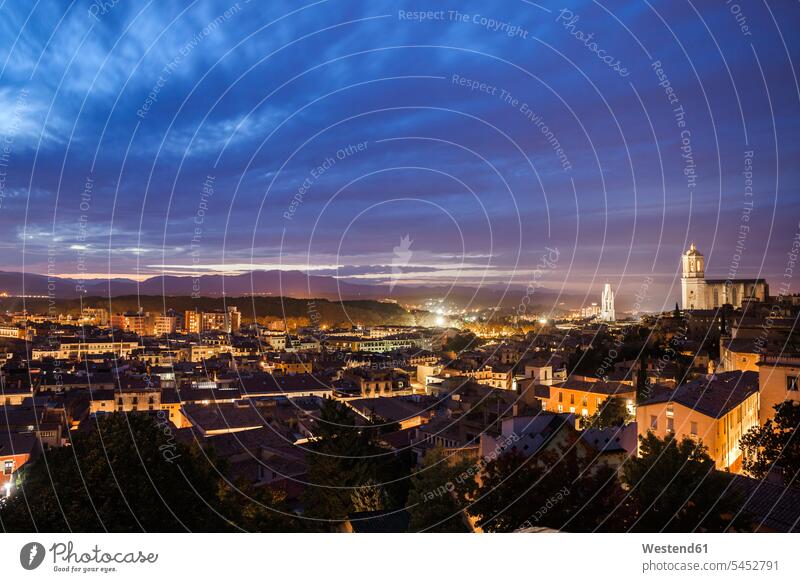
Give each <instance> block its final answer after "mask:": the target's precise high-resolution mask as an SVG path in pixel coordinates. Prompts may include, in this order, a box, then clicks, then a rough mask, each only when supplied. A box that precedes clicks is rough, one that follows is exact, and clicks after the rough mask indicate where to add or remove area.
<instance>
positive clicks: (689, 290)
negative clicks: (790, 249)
mask: <svg viewBox="0 0 800 582" xmlns="http://www.w3.org/2000/svg"><path fill="white" fill-rule="evenodd" d="M681 267H682V271H683V274H682V277H681V303H682V305H683V308H684V309H717V308H719V307H722V306H723V305H726V304H729V305H732V306H733V307H734V308H739V307H742V305H743V304H744V303H746V302H747V301H750V300H755V301H766V300H767V299H768V298H769V285H767V282H766V281H765V280H764V279H706V278H705V257H704V256H703V255H702V253H700V251H698V250H697V247H695V245H694V243H692V245H691V246H690V247H689V250H687V251H686V252H685V253H683V256H682V257H681Z"/></svg>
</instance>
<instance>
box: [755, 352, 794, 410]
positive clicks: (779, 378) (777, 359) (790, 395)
mask: <svg viewBox="0 0 800 582" xmlns="http://www.w3.org/2000/svg"><path fill="white" fill-rule="evenodd" d="M758 384H759V390H760V392H761V410H760V412H759V420H760V422H761V424H764V423H765V422H767V420H769V419H770V418H772V417H774V416H775V406H776V405H777V404H780V403H781V402H784V401H786V400H792V401H793V402H795V403H798V402H800V356H797V355H792V356H778V355H775V356H770V355H767V356H763V357H762V359H761V361H759V362H758Z"/></svg>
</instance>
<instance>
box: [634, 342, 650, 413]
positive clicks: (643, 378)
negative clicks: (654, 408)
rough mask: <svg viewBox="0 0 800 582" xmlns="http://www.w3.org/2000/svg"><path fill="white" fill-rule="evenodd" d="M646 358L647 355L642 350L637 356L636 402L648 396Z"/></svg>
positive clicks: (642, 400)
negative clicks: (638, 356)
mask: <svg viewBox="0 0 800 582" xmlns="http://www.w3.org/2000/svg"><path fill="white" fill-rule="evenodd" d="M647 360H648V356H647V354H646V353H645V352H644V350H642V355H641V357H640V358H639V368H638V369H637V370H636V402H637V404H638V403H640V402H644V401H645V400H647V398H648V397H649V395H650V394H649V393H650V386H649V382H648V379H647Z"/></svg>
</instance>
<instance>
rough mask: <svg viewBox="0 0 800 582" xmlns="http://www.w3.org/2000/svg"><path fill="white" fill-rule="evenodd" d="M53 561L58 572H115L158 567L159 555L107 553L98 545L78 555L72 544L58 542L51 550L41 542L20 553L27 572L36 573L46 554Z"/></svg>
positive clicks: (25, 547) (23, 548) (20, 560)
mask: <svg viewBox="0 0 800 582" xmlns="http://www.w3.org/2000/svg"><path fill="white" fill-rule="evenodd" d="M48 552H49V553H50V555H51V556H52V558H53V570H54V571H55V572H80V573H83V574H88V573H91V572H102V573H108V572H114V571H116V564H155V563H156V561H157V560H158V554H155V553H152V552H151V553H148V554H146V553H144V552H142V551H141V550H138V551H133V552H106V551H103V549H101V548H100V546H98V545H95V546H94V547H93V548H91V549H90V550H89V551H85V552H83V551H75V547H74V545H73V543H72V542H67V543H61V542H57V543H55V544H53V545H52V546H50V549H49V550H45V547H44V546H43V545H42V544H40V543H39V542H29V543H27V544H25V545H24V546H22V549H21V550H20V552H19V563H20V564H21V565H22V567H23V568H25V569H26V570H35V569H36V568H38V567H39V566H41V565H42V562H43V561H44V559H45V556H46V555H47V553H48Z"/></svg>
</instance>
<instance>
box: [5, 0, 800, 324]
mask: <svg viewBox="0 0 800 582" xmlns="http://www.w3.org/2000/svg"><path fill="white" fill-rule="evenodd" d="M404 4H408V3H402V2H401V3H397V2H350V1H330V2H317V3H309V4H308V5H302V4H300V3H296V2H285V3H280V2H268V3H256V2H244V1H240V2H239V3H238V4H237V3H235V2H219V3H216V2H202V3H200V2H198V3H185V4H181V5H178V4H177V3H176V4H173V3H133V2H126V1H120V2H118V3H116V4H114V3H112V2H105V3H88V2H77V3H74V4H71V5H67V4H65V3H61V2H53V3H40V4H37V5H36V6H35V7H32V6H29V5H28V4H27V3H13V5H12V3H6V4H5V5H4V6H3V9H2V10H3V18H2V19H0V62H3V68H2V73H1V75H2V84H0V87H1V89H0V133H2V135H3V136H4V138H8V136H11V137H12V140H11V143H10V147H9V154H8V156H9V162H8V167H7V168H6V172H7V175H6V179H5V181H4V182H3V184H4V186H3V192H2V194H3V197H2V212H1V213H0V228H2V232H3V238H2V245H3V248H5V249H6V250H7V252H6V253H4V261H3V265H2V268H3V269H20V268H22V266H23V263H24V266H25V268H26V269H30V270H35V271H38V272H44V270H45V269H46V265H47V258H48V252H50V253H51V254H53V255H55V256H56V260H57V264H58V266H59V270H60V271H61V272H64V273H75V272H76V268H77V261H78V256H77V254H78V253H80V254H81V257H82V260H84V259H85V261H86V265H87V269H88V270H89V271H90V272H94V273H102V272H108V271H109V269H111V270H112V271H113V272H114V273H117V274H126V273H137V272H138V273H142V274H146V273H156V272H159V271H160V268H161V267H160V265H170V267H169V269H176V268H177V267H183V268H184V269H185V268H195V267H196V266H205V267H208V268H219V269H222V268H224V267H226V266H229V265H235V266H236V267H237V268H239V267H243V268H244V267H247V266H248V265H249V264H251V263H252V264H253V265H254V266H256V267H269V266H276V265H277V266H283V267H285V268H306V267H307V268H310V269H313V270H314V271H315V272H317V273H321V272H336V269H335V267H336V266H339V267H341V268H340V269H339V273H338V274H339V275H341V276H348V277H358V278H361V279H370V278H373V279H374V280H376V281H385V280H386V279H385V278H384V277H385V276H394V277H396V278H399V279H401V282H402V281H404V280H405V281H414V282H421V281H422V282H435V281H437V280H439V281H442V282H447V283H450V282H452V281H453V280H454V279H455V280H458V281H461V282H465V283H467V282H469V283H475V282H479V281H481V280H485V281H487V282H491V283H496V282H503V281H509V280H511V279H512V277H513V280H514V281H516V282H518V283H520V284H526V283H527V282H528V281H529V279H530V277H531V276H532V273H533V271H534V269H535V265H536V262H537V261H538V259H539V257H540V256H541V255H542V253H543V252H545V251H544V249H545V247H547V246H549V247H557V248H559V249H560V251H561V255H560V256H561V257H562V259H561V260H562V261H563V264H561V265H559V269H558V270H557V271H556V272H553V273H548V274H547V279H546V281H544V283H545V284H547V285H548V286H555V287H558V286H560V285H561V284H562V283H565V284H566V286H567V288H569V289H570V290H571V291H580V292H583V291H591V292H592V293H594V292H597V293H599V287H600V285H601V284H602V282H603V281H604V280H605V278H607V277H608V278H611V280H613V281H615V282H619V284H620V285H621V286H622V288H623V289H624V288H626V285H627V286H630V287H631V288H634V289H635V288H638V286H639V284H640V283H641V279H642V278H643V277H645V276H647V275H649V274H652V275H655V276H656V280H657V281H658V285H657V288H656V287H654V288H653V290H652V293H653V296H652V297H650V298H649V299H648V301H649V303H648V307H650V308H657V307H660V305H661V304H666V305H671V304H672V302H674V297H675V296H677V292H676V289H675V288H672V289H671V290H670V285H671V284H672V282H673V277H674V273H675V270H676V268H677V258H678V255H679V253H680V252H681V250H682V248H683V247H684V245H685V244H686V243H687V241H691V240H694V241H695V242H696V243H697V244H698V246H699V247H700V248H701V249H702V250H703V251H705V253H706V255H707V257H709V259H708V261H707V262H708V265H709V271H710V272H712V273H714V274H716V275H719V276H726V275H727V274H728V270H729V266H730V264H731V261H732V257H733V256H734V255H735V252H736V251H735V249H736V244H737V240H739V237H740V233H741V226H742V214H743V211H742V208H743V205H744V204H745V203H746V202H748V201H749V200H750V199H746V198H745V196H744V177H743V175H742V172H743V169H744V158H745V152H747V151H752V152H753V197H752V199H751V200H752V202H753V208H752V212H751V218H749V219H748V222H747V226H748V227H749V234H748V236H747V239H746V245H745V248H746V250H745V253H744V256H743V259H742V261H741V265H740V267H739V270H740V271H741V272H740V275H741V276H756V275H758V274H759V272H760V274H761V275H762V276H767V277H768V278H773V279H774V278H779V277H780V276H781V274H782V273H783V269H784V267H785V260H786V258H785V254H784V252H783V249H784V248H788V247H789V245H790V241H791V238H792V236H793V235H794V233H795V232H796V231H797V229H798V226H797V223H798V220H799V219H800V209H799V208H798V192H797V184H798V176H797V164H796V163H794V161H795V160H797V156H798V151H797V140H796V138H794V137H793V136H796V135H797V131H798V127H797V125H798V115H797V114H798V107H800V94H799V93H798V88H797V81H796V79H795V76H794V73H793V70H792V66H791V62H790V58H792V59H795V58H796V57H797V56H798V50H797V41H796V39H795V37H796V35H792V34H791V32H793V31H794V30H796V28H797V26H798V24H800V22H798V20H800V19H798V13H800V10H798V8H797V7H796V6H795V5H791V4H789V3H786V4H780V5H777V6H774V7H771V9H770V8H767V6H766V5H765V4H760V3H756V2H752V3H751V2H746V3H745V2H742V3H741V7H742V14H743V15H744V16H745V21H744V22H745V23H746V26H747V27H748V28H747V30H743V29H742V28H741V24H742V21H741V19H740V20H739V21H737V20H736V18H735V17H734V14H732V13H731V11H730V8H729V7H727V6H725V5H722V4H720V5H716V4H715V5H714V6H713V7H712V6H710V5H707V4H706V3H695V4H694V6H693V5H692V4H690V3H672V2H669V3H660V4H653V6H652V7H651V6H649V5H647V4H646V3H638V2H637V3H630V4H629V6H628V7H626V8H625V9H620V8H619V7H617V6H614V5H613V4H612V3H609V5H608V6H606V7H603V4H604V3H589V2H572V3H569V4H567V5H566V8H568V9H569V10H570V11H571V12H572V15H573V18H574V16H575V15H577V16H578V17H579V18H578V19H577V20H575V21H570V20H569V19H567V18H564V17H562V18H560V19H559V20H558V21H557V19H558V18H559V10H561V9H562V8H564V7H565V6H564V5H551V4H546V5H542V6H541V7H539V6H537V5H536V4H534V3H530V2H523V1H505V2H493V3H491V4H487V3H486V2H437V3H430V5H420V4H419V3H411V4H408V5H404ZM101 5H102V6H105V8H102V9H101V8H100V6H101ZM427 9H430V10H435V11H443V12H441V14H442V17H441V18H439V19H435V20H429V21H425V22H419V21H415V20H410V19H409V17H408V15H406V14H404V15H402V16H401V14H400V11H401V10H402V11H419V10H427ZM449 10H458V11H459V12H460V13H461V15H463V16H462V17H456V16H455V15H452V14H451V13H449V12H448V11H449ZM570 22H571V24H570ZM778 26H780V29H779V28H778ZM512 30H513V31H514V33H513V34H509V33H510V32H511V31H512ZM748 32H749V34H748ZM578 33H580V34H578ZM586 35H592V38H591V39H590V40H589V41H586V40H585V38H586ZM591 43H595V44H591ZM599 51H603V52H599ZM601 56H609V57H613V59H614V60H618V61H620V63H623V64H624V66H625V68H626V69H627V71H628V72H629V74H628V75H627V76H622V75H620V74H618V73H617V72H615V71H614V70H613V68H612V67H610V66H609V65H608V64H607V63H606V62H605V61H604V60H603V59H602V58H601ZM654 61H660V62H661V65H662V68H663V71H664V74H665V75H666V77H667V79H668V81H669V86H670V87H672V89H673V90H674V94H675V95H676V96H677V101H676V102H674V103H670V102H669V101H668V97H669V95H668V94H667V93H666V91H665V84H663V83H662V86H659V82H660V81H663V79H659V77H658V76H657V74H656V72H655V71H654V67H653V66H652V64H653V62H654ZM454 75H457V76H458V77H457V78H456V79H458V78H461V79H468V80H470V81H475V82H476V83H475V84H472V83H467V84H463V83H459V82H458V81H457V80H456V81H455V82H454ZM481 84H482V85H481ZM470 85H474V88H472V89H470V88H469V86H470ZM20 102H21V105H22V106H21V107H20V106H19V104H20ZM15 105H16V106H15ZM676 106H680V107H683V110H684V112H685V117H684V118H683V120H684V122H685V126H679V125H678V123H677V122H678V119H677V118H676V114H675V112H674V109H675V107H676ZM686 131H688V132H689V133H688V137H689V145H690V147H691V167H692V171H693V172H695V175H696V181H695V182H694V184H695V185H694V186H690V185H689V183H688V182H687V176H686V173H685V170H686V169H687V158H686V155H685V154H686V151H685V150H683V151H682V149H681V147H682V146H686V141H685V137H686V135H687V134H685V133H682V132H686ZM358 144H365V145H364V146H363V147H362V148H361V149H359V147H358ZM682 154H683V157H682ZM209 176H211V177H212V181H213V188H212V190H213V193H211V195H210V196H209V195H207V196H206V197H205V199H204V197H203V184H204V182H205V181H207V179H208V177H209ZM87 178H88V179H90V180H91V182H92V184H93V187H92V192H91V196H90V197H89V198H88V199H87V197H86V195H84V196H83V198H82V194H85V190H86V182H87ZM293 201H294V203H293ZM82 202H83V206H81V204H82ZM87 202H88V204H87ZM203 204H205V206H203ZM287 212H288V213H289V214H288V216H290V217H291V218H286V216H287ZM81 220H83V221H84V225H85V228H84V230H83V231H81V230H80V229H79V225H80V224H81ZM81 233H82V234H81ZM406 235H408V237H409V238H410V240H412V241H413V243H412V244H411V245H410V247H409V248H408V249H407V250H406V251H403V252H408V253H411V254H410V258H409V259H408V260H406V257H405V255H402V254H398V251H396V250H395V247H397V246H398V244H399V241H400V240H401V239H402V237H404V236H406ZM22 243H24V245H25V254H24V255H23V254H22V252H21V251H20V250H18V249H19V248H20V245H21V244H22ZM53 243H55V244H53ZM444 257H447V258H444ZM476 257H480V258H476ZM401 263H402V264H401ZM347 265H350V266H352V265H357V266H359V267H357V268H354V267H346V266H347ZM370 265H378V266H379V267H369V266H370ZM381 265H383V266H388V272H387V270H386V269H384V268H380V266H381ZM462 265H463V266H462ZM515 273H516V276H514V275H515Z"/></svg>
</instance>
